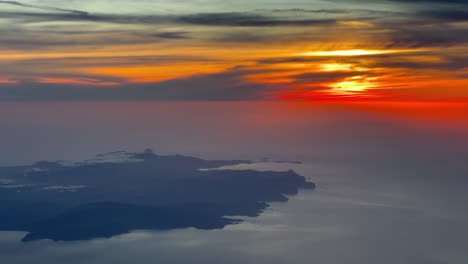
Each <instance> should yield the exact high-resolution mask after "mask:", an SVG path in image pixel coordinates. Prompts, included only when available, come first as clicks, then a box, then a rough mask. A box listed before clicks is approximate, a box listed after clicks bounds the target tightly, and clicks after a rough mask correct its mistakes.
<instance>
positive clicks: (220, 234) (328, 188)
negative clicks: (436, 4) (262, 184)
mask: <svg viewBox="0 0 468 264" xmlns="http://www.w3.org/2000/svg"><path fill="white" fill-rule="evenodd" d="M434 109H440V108H437V107H435V108H434ZM434 109H433V108H428V109H426V108H423V109H420V108H418V109H414V108H410V107H408V112H407V113H408V114H401V111H400V110H398V111H396V110H395V109H393V108H392V109H390V110H388V111H375V110H372V111H371V110H368V109H367V108H366V109H364V110H363V109H362V108H356V107H354V106H353V107H342V106H328V105H327V106H322V105H320V106H315V105H307V106H304V105H285V104H278V103H245V102H243V103H240V102H237V103H76V102H75V103H70V102H69V103H66V102H62V103H45V102H44V103H8V104H0V122H1V123H2V124H3V125H2V129H1V130H0V142H1V146H2V148H3V150H2V151H1V154H0V163H1V164H3V165H5V164H26V163H29V162H33V161H37V160H59V159H60V160H80V159H85V158H88V157H90V156H93V155H95V154H97V153H100V152H107V151H113V150H119V149H128V150H141V149H144V148H146V147H151V148H153V149H154V151H155V152H158V153H162V154H164V153H168V154H169V153H171V154H172V153H178V154H188V155H195V156H200V157H204V158H216V159H231V158H232V159H234V158H236V159H237V158H242V159H253V160H262V159H265V158H268V159H269V161H268V162H259V163H255V164H249V165H238V166H235V167H232V168H231V169H246V168H247V169H256V170H280V171H281V170H288V169H294V170H295V171H296V172H298V173H299V174H301V175H304V176H306V177H307V178H308V179H309V180H310V181H313V182H315V183H316V184H317V189H316V190H314V191H301V192H300V193H299V195H297V196H294V197H290V200H289V201H288V202H286V203H272V204H271V207H270V208H269V209H267V210H266V211H265V212H264V213H263V214H262V215H261V216H259V217H257V218H245V222H243V223H242V224H238V225H232V226H228V227H227V228H225V229H223V230H213V231H201V230H194V229H185V230H175V231H168V232H154V231H145V230H139V231H135V232H132V233H130V234H126V235H122V236H118V237H114V238H111V239H97V240H93V241H82V242H52V241H38V242H32V243H22V242H20V239H21V237H22V236H24V234H22V233H18V232H1V233H0V256H1V259H2V263H15V264H16V263H30V262H38V263H64V262H66V263H129V262H131V261H133V262H137V263H155V262H158V263H187V262H190V263H219V262H222V263H323V264H328V263H364V264H367V263H369V264H371V263H372V264H373V263H384V264H386V263H413V264H414V263H415V264H419V263H422V264H426V263H429V264H432V263H466V262H467V261H468V254H467V253H466V245H468V227H467V226H466V223H467V222H468V210H467V203H468V192H466V188H467V187H468V151H467V150H468V148H466V146H467V143H468V139H467V138H468V137H466V136H467V135H468V133H466V131H467V130H466V126H465V125H466V124H467V123H466V120H465V119H464V118H463V115H461V116H457V115H452V114H451V113H452V112H450V111H449V112H448V113H447V114H445V115H444V116H441V115H435V116H433V115H429V117H428V115H427V113H428V111H434ZM463 109H466V108H463ZM417 111H420V112H421V113H420V114H418V113H417ZM455 112H457V111H455ZM403 113H406V112H405V111H403ZM435 113H436V112H435ZM437 113H440V111H439V112H437ZM278 161H280V162H278ZM288 161H289V162H288ZM296 161H301V162H302V163H300V164H299V163H296ZM113 184H118V183H113Z"/></svg>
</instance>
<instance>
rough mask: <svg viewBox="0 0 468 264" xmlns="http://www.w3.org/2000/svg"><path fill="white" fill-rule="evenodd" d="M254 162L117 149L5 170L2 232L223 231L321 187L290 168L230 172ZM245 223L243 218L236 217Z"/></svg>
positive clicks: (75, 235)
mask: <svg viewBox="0 0 468 264" xmlns="http://www.w3.org/2000/svg"><path fill="white" fill-rule="evenodd" d="M244 163H252V161H247V160H231V161H230V160H204V159H200V158H195V157H189V156H181V155H157V154H155V153H154V152H153V151H152V150H150V149H147V150H145V151H144V152H141V153H133V152H127V151H117V152H110V153H105V154H99V155H97V156H96V158H94V159H91V160H86V161H84V162H77V163H73V162H63V161H56V162H47V161H42V162H37V163H35V164H32V165H29V166H9V167H8V166H4V167H0V230H1V231H25V232H27V235H26V236H25V237H24V238H23V239H22V241H24V242H29V241H35V240H42V239H50V240H53V241H77V240H90V239H95V238H109V237H113V236H116V235H120V234H125V233H128V232H131V231H133V230H172V229H180V228H196V229H204V230H211V229H222V228H224V227H225V226H227V225H231V224H236V223H240V222H241V220H240V219H238V218H239V217H241V216H251V217H255V216H258V215H259V214H260V213H262V211H264V210H265V209H266V208H267V207H268V206H269V205H268V203H270V202H277V201H287V200H288V196H290V195H295V194H297V193H298V191H299V190H300V189H314V188H315V184H314V183H311V182H308V181H307V180H306V178H305V177H304V176H301V175H299V174H297V173H296V172H294V171H292V170H289V171H283V172H274V171H255V170H228V169H220V168H221V167H223V166H230V165H237V164H244ZM236 217H237V218H236Z"/></svg>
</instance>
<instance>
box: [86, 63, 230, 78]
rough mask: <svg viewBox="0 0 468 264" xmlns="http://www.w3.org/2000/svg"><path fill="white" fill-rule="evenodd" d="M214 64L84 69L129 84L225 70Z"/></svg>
mask: <svg viewBox="0 0 468 264" xmlns="http://www.w3.org/2000/svg"><path fill="white" fill-rule="evenodd" d="M225 67H226V66H224V67H220V66H219V65H216V64H205V65H200V64H170V65H161V66H131V67H108V68H107V67H106V68H92V69H86V70H85V72H87V73H91V74H97V75H104V76H112V77H120V78H126V79H128V80H129V81H131V82H161V81H166V80H171V79H177V78H184V77H189V76H193V75H201V74H213V73H217V72H221V71H223V70H226V68H225Z"/></svg>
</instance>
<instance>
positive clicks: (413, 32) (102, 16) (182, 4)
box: [0, 0, 468, 102]
mask: <svg viewBox="0 0 468 264" xmlns="http://www.w3.org/2000/svg"><path fill="white" fill-rule="evenodd" d="M467 42H468V1H464V0H446V1H442V0H417V1H401V0H379V1H368V0H346V1H345V0H328V1H320V0H294V1H279V0H270V1H266V0H249V1H246V0H237V1H220V0H219V1H218V0H192V1H168V0H158V1H144V0H139V1H129V0H113V1H110V0H100V1H91V0H80V1H74V0H61V1H57V0H22V1H0V100H1V101H64V100H65V101H67V100H72V101H122V100H130V101H146V100H157V101H245V100H291V101H297V100H300V101H303V100H306V101H356V100H357V101H363V100H365V101H369V100H370V101H379V102H380V101H412V102H413V101H436V102H441V101H443V102H447V101H449V102H452V101H462V102H465V101H466V100H467V99H468V64H467V63H466V61H467V59H468V45H467Z"/></svg>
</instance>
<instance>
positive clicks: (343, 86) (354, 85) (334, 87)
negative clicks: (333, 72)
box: [329, 76, 376, 94]
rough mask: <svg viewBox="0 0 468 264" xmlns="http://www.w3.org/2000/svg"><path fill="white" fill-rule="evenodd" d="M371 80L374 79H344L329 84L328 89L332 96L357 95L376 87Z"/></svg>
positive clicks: (356, 77)
mask: <svg viewBox="0 0 468 264" xmlns="http://www.w3.org/2000/svg"><path fill="white" fill-rule="evenodd" d="M373 80H375V78H368V77H362V76H354V77H350V78H346V79H345V80H343V81H341V82H337V83H333V84H330V85H329V87H330V88H331V92H332V93H334V94H358V93H364V92H366V91H367V90H369V89H372V88H374V87H376V84H375V83H374V82H373Z"/></svg>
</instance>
